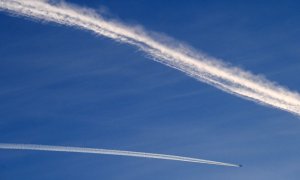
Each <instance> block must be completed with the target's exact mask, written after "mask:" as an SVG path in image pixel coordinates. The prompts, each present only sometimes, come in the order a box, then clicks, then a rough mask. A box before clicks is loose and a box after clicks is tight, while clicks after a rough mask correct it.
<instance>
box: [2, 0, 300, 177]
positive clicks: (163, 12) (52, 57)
mask: <svg viewBox="0 0 300 180" xmlns="http://www.w3.org/2000/svg"><path fill="white" fill-rule="evenodd" d="M67 2H71V3H74V4H77V5H79V6H84V7H90V8H93V9H97V10H99V11H101V12H102V13H104V14H105V16H107V17H110V18H113V19H119V20H121V21H122V22H125V23H128V24H139V25H142V26H143V27H145V29H147V30H152V31H155V32H160V33H163V34H166V35H168V36H170V37H173V38H175V39H178V40H180V41H183V42H185V43H187V44H189V45H191V46H192V47H194V48H195V49H198V50H201V51H203V52H205V53H207V54H209V55H211V56H214V57H217V58H221V59H223V60H224V61H226V62H228V63H231V64H233V65H235V66H238V67H242V68H244V69H246V70H249V71H251V72H253V73H255V74H262V75H264V76H265V77H267V78H268V79H270V80H272V81H275V82H277V83H279V84H281V85H283V86H286V87H288V88H290V89H292V90H295V91H298V92H299V91H300V78H299V69H300V61H299V60H300V44H299V42H300V36H299V33H300V20H299V19H300V11H299V9H300V4H299V3H297V1H263V2H262V1H247V2H246V1H244V2H242V1H226V2H225V1H208V0H205V1H198V0H188V1H172V2H169V1H159V0H148V1H146V0H140V1H136V0H128V1H123V0H118V1H117V0H113V1H105V0H88V1H87V0H69V1H67ZM0 117H1V120H0V142H8V143H33V144H51V145H52V144H53V145H69V146H86V147H95V148H108V149H122V150H133V151H145V152H156V153H165V154H175V155H184V156H191V157H199V158H204V159H211V160H217V161H224V162H232V163H241V164H243V165H244V167H243V168H227V167H217V166H209V165H198V164H190V163H182V162H172V161H162V160H149V159H141V158H129V157H116V156H95V155H86V154H67V153H52V152H33V151H10V150H5V151H4V150H1V151H0V179H1V180H15V179H21V178H22V179H43V180H48V179H49V180H50V179H122V180H126V179H130V180H132V179H144V180H147V179H149V180H150V179H151V180H152V179H157V180H160V179H172V180H176V179H178V180H179V179H190V180H194V179H195V180H196V179H229V180H241V179H242V180H248V179H249V180H253V179H255V180H266V179H272V180H282V179H289V180H298V179H299V178H300V175H299V167H300V156H299V151H300V140H299V136H300V119H299V117H296V116H294V115H291V114H289V113H286V112H283V111H280V110H277V109H273V108H270V107H265V106H261V105H258V104H255V103H253V102H249V101H246V100H244V99H240V98H238V97H236V96H232V95H230V94H227V93H224V92H222V91H220V90H218V89H216V88H214V87H211V86H209V85H206V84H203V83H201V82H198V81H196V80H194V79H192V78H190V77H187V76H186V75H184V74H183V73H181V72H179V71H176V70H174V69H171V68H168V67H166V66H164V65H162V64H159V63H157V62H154V61H152V60H151V59H149V58H147V57H146V56H145V55H144V54H143V53H141V52H139V51H137V49H136V48H134V47H131V46H128V45H125V44H119V43H116V42H114V41H111V40H110V39H107V38H103V37H96V36H95V35H93V34H91V33H89V32H86V31H82V30H78V29H74V28H70V27H65V26H61V25H57V24H53V23H39V22H35V21H32V20H28V19H24V18H16V17H12V16H9V15H8V14H7V13H3V12H1V13H0Z"/></svg>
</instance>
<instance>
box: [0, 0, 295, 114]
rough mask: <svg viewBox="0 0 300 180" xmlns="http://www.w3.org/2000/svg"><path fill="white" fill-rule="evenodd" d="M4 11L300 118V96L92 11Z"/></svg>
mask: <svg viewBox="0 0 300 180" xmlns="http://www.w3.org/2000/svg"><path fill="white" fill-rule="evenodd" d="M0 10H3V11H8V12H11V13H13V14H16V15H22V16H26V17H29V18H33V19H37V20H42V21H50V22H55V23H59V24H64V25H68V26H74V27H78V28H81V29H86V30H89V31H92V32H94V33H95V34H97V35H102V36H106V37H108V38H111V39H114V40H116V41H119V42H124V43H128V44H132V45H134V46H137V47H138V48H139V49H140V50H142V51H144V52H146V53H147V54H149V55H151V56H152V58H153V59H154V60H155V61H158V62H160V63H163V64H165V65H167V66H170V67H173V68H175V69H178V70H180V71H182V72H184V73H186V74H187V75H189V76H191V77H193V78H195V79H197V80H200V81H202V82H205V83H208V84H210V85H213V86H215V87H217V88H219V89H221V90H223V91H226V92H228V93H231V94H234V95H237V96H240V97H243V98H246V99H249V100H252V101H255V102H257V103H260V104H264V105H269V106H272V107H275V108H279V109H282V110H285V111H288V112H291V113H294V114H297V115H300V95H299V94H298V93H296V92H291V91H290V90H288V89H285V88H283V87H281V86H278V85H275V84H274V83H272V82H270V81H268V80H266V79H264V78H262V77H259V76H255V75H252V74H251V73H249V72H246V71H243V70H241V69H239V68H235V67H230V66H228V65H225V64H224V63H222V62H221V61H218V60H216V59H214V58H211V57H207V56H204V55H201V54H199V53H194V52H192V51H191V50H189V48H187V47H184V46H179V47H178V46H177V47H175V46H176V45H177V43H176V42H173V43H169V44H167V43H163V42H161V41H160V40H159V38H155V37H151V36H150V35H149V33H147V32H146V31H143V30H141V28H132V27H129V26H126V25H123V24H121V23H117V22H114V21H109V20H106V19H104V18H103V17H101V16H99V15H97V14H96V13H93V11H92V10H87V9H82V8H77V7H74V6H71V5H68V4H66V3H63V2H60V3H57V1H56V3H51V2H49V1H47V0H0Z"/></svg>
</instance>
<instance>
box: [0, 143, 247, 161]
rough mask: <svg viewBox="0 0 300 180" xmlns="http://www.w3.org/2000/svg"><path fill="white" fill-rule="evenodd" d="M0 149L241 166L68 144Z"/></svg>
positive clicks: (12, 146)
mask: <svg viewBox="0 0 300 180" xmlns="http://www.w3.org/2000/svg"><path fill="white" fill-rule="evenodd" d="M0 149H15V150H33V151H56V152H68V153H87V154H104V155H116V156H131V157H141V158H151V159H163V160H172V161H184V162H191V163H202V164H212V165H220V166H232V167H241V165H236V164H229V163H223V162H217V161H209V160H204V159H198V158H190V157H183V156H174V155H166V154H154V153H145V152H134V151H120V150H110V149H95V148H82V147H69V146H49V145H37V144H6V143H0Z"/></svg>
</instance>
